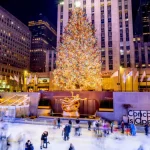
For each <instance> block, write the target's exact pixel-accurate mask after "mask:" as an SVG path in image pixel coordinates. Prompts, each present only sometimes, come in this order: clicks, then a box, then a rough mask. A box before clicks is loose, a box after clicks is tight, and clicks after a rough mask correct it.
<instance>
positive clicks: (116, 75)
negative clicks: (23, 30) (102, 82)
mask: <svg viewBox="0 0 150 150" xmlns="http://www.w3.org/2000/svg"><path fill="white" fill-rule="evenodd" d="M118 76H119V71H116V72H114V73H113V74H112V76H111V78H113V77H118Z"/></svg>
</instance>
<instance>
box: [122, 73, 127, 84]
mask: <svg viewBox="0 0 150 150" xmlns="http://www.w3.org/2000/svg"><path fill="white" fill-rule="evenodd" d="M122 79H123V83H126V80H127V76H126V73H125V72H124V74H123V76H122Z"/></svg>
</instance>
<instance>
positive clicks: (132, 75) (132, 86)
mask: <svg viewBox="0 0 150 150" xmlns="http://www.w3.org/2000/svg"><path fill="white" fill-rule="evenodd" d="M132 92H133V74H132Z"/></svg>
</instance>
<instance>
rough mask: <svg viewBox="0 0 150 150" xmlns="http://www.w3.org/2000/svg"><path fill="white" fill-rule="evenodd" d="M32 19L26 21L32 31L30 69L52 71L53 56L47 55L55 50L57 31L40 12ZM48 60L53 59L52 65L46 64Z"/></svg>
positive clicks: (33, 70)
mask: <svg viewBox="0 0 150 150" xmlns="http://www.w3.org/2000/svg"><path fill="white" fill-rule="evenodd" d="M33 20H34V21H30V22H29V23H28V26H29V28H30V31H31V32H32V44H31V52H30V56H31V59H30V70H31V71H32V72H45V71H52V70H53V69H54V68H55V58H52V57H51V58H49V56H50V55H52V54H51V53H53V51H55V48H56V36H57V33H56V31H55V28H54V27H53V26H52V25H51V23H50V22H49V21H48V19H47V18H46V17H45V16H43V15H42V14H39V15H38V16H37V17H36V18H34V19H33ZM52 59H53V60H52ZM49 60H51V61H53V63H51V64H53V66H52V67H51V66H48V63H47V62H48V61H49Z"/></svg>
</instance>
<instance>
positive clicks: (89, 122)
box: [88, 120, 92, 131]
mask: <svg viewBox="0 0 150 150" xmlns="http://www.w3.org/2000/svg"><path fill="white" fill-rule="evenodd" d="M91 125H92V122H91V120H89V121H88V130H89V131H91Z"/></svg>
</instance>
